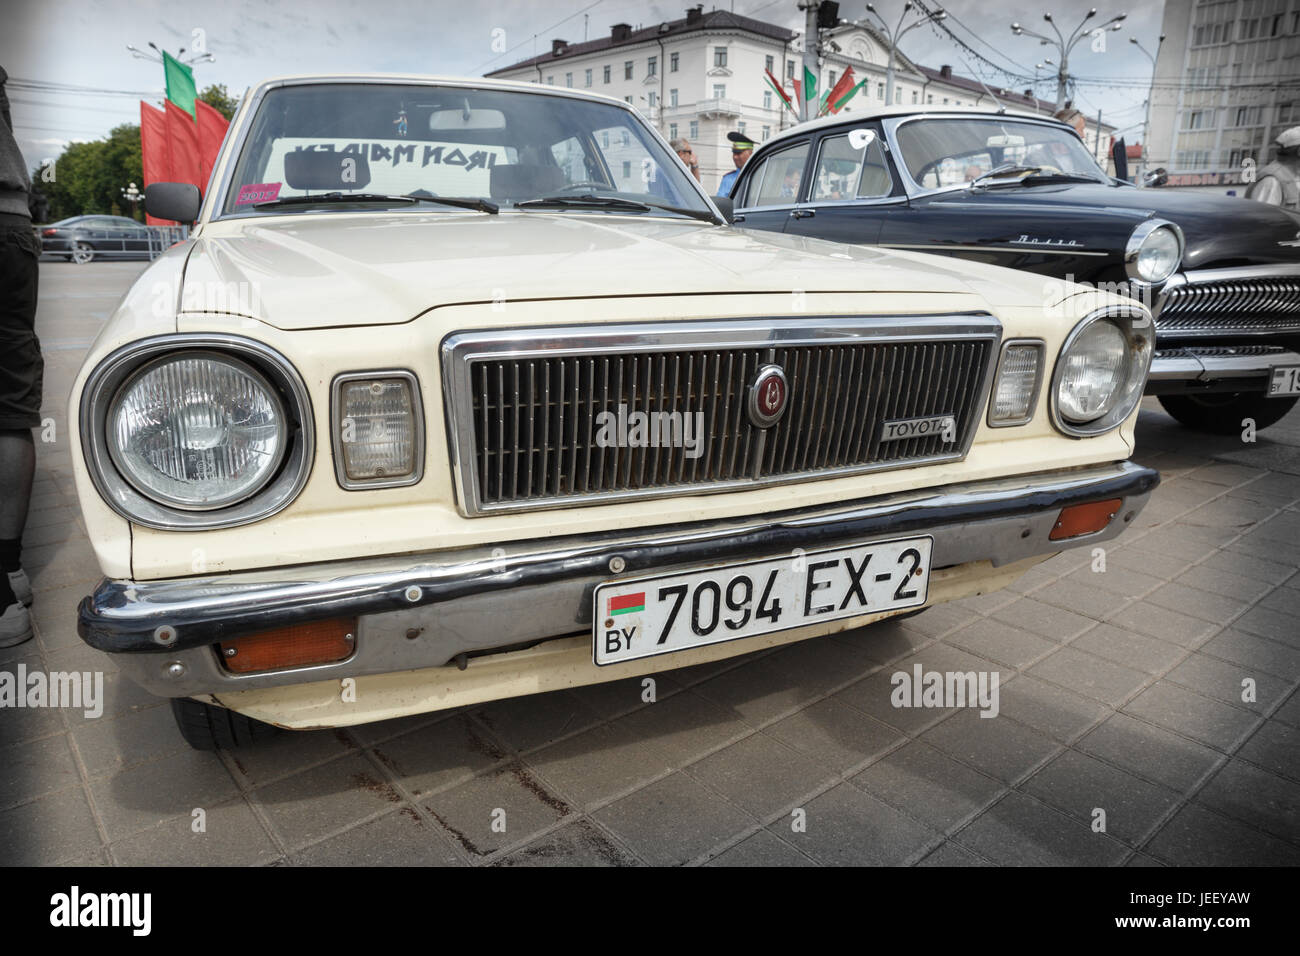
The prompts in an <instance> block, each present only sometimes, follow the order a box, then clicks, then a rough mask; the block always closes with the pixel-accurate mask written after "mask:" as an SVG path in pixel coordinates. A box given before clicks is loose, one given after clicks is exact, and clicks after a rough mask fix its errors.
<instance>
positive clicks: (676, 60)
mask: <svg viewBox="0 0 1300 956" xmlns="http://www.w3.org/2000/svg"><path fill="white" fill-rule="evenodd" d="M680 64H681V55H680V54H678V53H669V54H668V72H669V73H676V72H677V67H678V66H679V65H680Z"/></svg>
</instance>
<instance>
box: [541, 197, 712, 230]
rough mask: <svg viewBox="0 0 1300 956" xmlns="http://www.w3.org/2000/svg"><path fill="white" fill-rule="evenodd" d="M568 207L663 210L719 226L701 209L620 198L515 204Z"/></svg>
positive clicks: (584, 198)
mask: <svg viewBox="0 0 1300 956" xmlns="http://www.w3.org/2000/svg"><path fill="white" fill-rule="evenodd" d="M566 207H571V208H578V209H583V208H586V209H622V210H628V211H634V212H649V211H650V210H651V209H662V210H664V211H665V212H673V213H677V214H678V215H679V216H689V217H690V218H692V219H700V220H703V221H704V222H708V223H713V224H715V225H716V224H717V219H715V218H714V217H713V215H712V214H711V213H707V212H704V211H702V210H699V209H684V208H682V207H681V206H669V205H668V204H666V203H657V202H645V201H643V200H639V199H622V198H620V197H618V196H593V195H590V194H588V195H584V196H544V197H542V198H540V199H525V200H523V201H522V202H517V203H515V208H517V209H562V208H566Z"/></svg>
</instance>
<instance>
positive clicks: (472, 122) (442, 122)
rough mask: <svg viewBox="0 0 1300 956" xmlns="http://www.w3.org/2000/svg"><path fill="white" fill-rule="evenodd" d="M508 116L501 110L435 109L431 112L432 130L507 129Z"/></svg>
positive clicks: (466, 107) (467, 107)
mask: <svg viewBox="0 0 1300 956" xmlns="http://www.w3.org/2000/svg"><path fill="white" fill-rule="evenodd" d="M505 128H506V116H505V114H504V113H502V112H501V111H500V110H471V109H470V108H469V104H468V103H466V104H465V108H464V109H459V110H434V111H433V112H432V113H430V114H429V130H430V132H443V131H445V130H464V129H505Z"/></svg>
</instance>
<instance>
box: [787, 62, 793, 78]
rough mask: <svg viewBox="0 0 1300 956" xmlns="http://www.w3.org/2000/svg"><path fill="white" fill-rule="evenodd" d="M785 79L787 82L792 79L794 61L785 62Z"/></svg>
mask: <svg viewBox="0 0 1300 956" xmlns="http://www.w3.org/2000/svg"><path fill="white" fill-rule="evenodd" d="M785 78H786V79H787V80H793V79H794V60H786V61H785Z"/></svg>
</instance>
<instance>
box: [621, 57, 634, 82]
mask: <svg viewBox="0 0 1300 956" xmlns="http://www.w3.org/2000/svg"><path fill="white" fill-rule="evenodd" d="M623 79H625V80H630V79H632V61H631V60H624V61H623Z"/></svg>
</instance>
